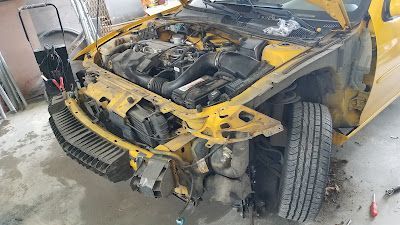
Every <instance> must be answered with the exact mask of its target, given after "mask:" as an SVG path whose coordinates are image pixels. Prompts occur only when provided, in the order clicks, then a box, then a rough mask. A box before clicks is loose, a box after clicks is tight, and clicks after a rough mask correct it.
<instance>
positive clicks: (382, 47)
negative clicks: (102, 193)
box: [353, 0, 400, 135]
mask: <svg viewBox="0 0 400 225" xmlns="http://www.w3.org/2000/svg"><path fill="white" fill-rule="evenodd" d="M393 2H396V1H393V0H392V3H393ZM397 2H399V1H397ZM383 4H384V0H373V1H372V2H371V7H370V9H369V14H370V15H371V26H373V30H374V33H375V36H376V45H377V50H378V52H377V54H378V55H377V67H376V72H375V78H374V83H373V86H372V90H371V94H370V97H369V99H368V102H367V105H366V106H365V108H364V111H363V112H362V114H361V118H360V127H364V126H365V125H366V124H367V123H368V122H370V121H371V120H372V119H373V118H374V117H376V116H377V115H378V114H379V113H380V112H381V111H382V110H383V109H384V108H386V106H388V105H389V104H390V103H391V102H393V101H394V100H395V99H396V98H397V97H398V96H399V95H400V85H399V84H400V43H399V42H400V29H399V28H400V19H399V18H397V19H393V20H390V21H387V22H386V21H383V18H382V14H383V8H384V7H383ZM358 130H359V129H357V130H355V131H354V132H353V135H354V133H356V132H357V131H358Z"/></svg>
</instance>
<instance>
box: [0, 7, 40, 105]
mask: <svg viewBox="0 0 400 225" xmlns="http://www.w3.org/2000/svg"><path fill="white" fill-rule="evenodd" d="M23 4H24V1H23V0H12V1H0V28H1V29H0V51H1V53H2V54H3V57H4V59H5V61H6V62H7V65H8V67H9V69H10V70H11V73H12V74H13V76H14V78H15V80H16V82H17V85H18V87H19V88H20V89H21V91H22V93H23V94H24V96H25V97H26V98H27V99H30V98H32V97H35V96H38V95H40V94H41V92H42V91H41V89H42V81H41V78H40V71H39V68H38V66H37V64H36V61H35V58H34V55H33V52H32V49H31V47H30V45H29V43H28V42H27V40H26V38H25V35H24V32H23V29H22V26H21V24H20V22H19V18H18V7H20V6H21V5H23ZM24 18H26V20H25V21H26V23H27V27H28V32H30V33H35V31H34V29H33V24H32V22H31V21H30V18H29V15H28V16H27V15H25V16H24Z"/></svg>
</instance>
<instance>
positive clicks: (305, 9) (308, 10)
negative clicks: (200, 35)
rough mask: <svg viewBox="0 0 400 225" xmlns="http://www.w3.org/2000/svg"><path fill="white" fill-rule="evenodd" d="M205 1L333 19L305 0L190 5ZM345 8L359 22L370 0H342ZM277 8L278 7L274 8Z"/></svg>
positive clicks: (220, 0)
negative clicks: (274, 9) (281, 10)
mask: <svg viewBox="0 0 400 225" xmlns="http://www.w3.org/2000/svg"><path fill="white" fill-rule="evenodd" d="M204 1H205V2H207V1H208V2H212V3H220V4H225V5H227V6H229V5H231V6H232V5H235V6H237V5H241V6H255V7H260V8H263V7H264V8H282V9H285V10H290V11H291V12H292V13H294V14H296V15H297V16H299V17H301V18H303V19H309V20H317V21H333V19H332V18H331V17H330V16H329V15H328V14H327V13H326V12H325V10H324V9H322V8H320V7H319V6H316V5H314V4H312V3H310V2H308V1H307V0H193V1H192V2H191V3H190V5H192V6H196V7H201V8H205V7H206V5H205V4H204ZM343 3H344V5H345V8H346V10H347V12H348V14H349V17H350V20H351V21H352V22H353V23H357V22H360V21H361V20H362V19H363V17H364V16H365V14H366V12H367V10H368V8H369V4H370V1H369V0H343ZM276 10H279V9H276Z"/></svg>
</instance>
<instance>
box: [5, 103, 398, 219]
mask: <svg viewBox="0 0 400 225" xmlns="http://www.w3.org/2000/svg"><path fill="white" fill-rule="evenodd" d="M399 113H400V101H397V102H395V103H394V104H392V105H390V106H389V107H388V108H387V109H386V110H385V111H384V112H383V113H382V114H381V115H380V116H379V117H378V118H377V119H375V120H374V121H373V122H372V123H371V124H370V125H368V126H367V127H366V129H364V130H363V131H362V132H361V133H359V134H358V135H357V136H356V137H355V138H354V139H352V140H351V141H349V142H348V143H347V144H345V145H344V146H343V147H342V148H337V149H335V150H334V152H335V155H336V156H335V158H336V159H337V160H342V161H341V162H344V161H343V160H347V161H348V163H341V164H339V165H336V166H335V167H336V172H335V173H336V177H335V179H336V180H339V181H338V182H339V183H340V184H341V188H340V189H341V190H340V194H339V197H338V199H336V200H335V202H336V203H334V202H332V201H330V202H329V203H327V204H325V206H324V208H323V210H322V212H321V214H320V217H319V218H318V219H317V220H316V222H315V223H310V225H311V224H312V225H314V224H323V225H335V224H341V223H342V222H343V221H344V222H346V221H347V220H348V219H352V220H353V223H352V224H355V225H360V224H362V225H366V224H379V225H395V224H399V223H398V221H399V220H400V194H399V195H397V196H393V197H392V198H390V199H388V200H385V199H383V198H382V195H383V193H384V190H385V189H386V188H388V187H392V186H395V185H399V184H400V176H399V174H400V172H399V171H400V163H399V162H400V139H398V137H399V136H400V120H399V119H398V115H399ZM9 119H10V121H3V123H2V124H1V126H0V149H1V150H0V224H1V225H10V224H34V225H39V224H40V225H50V224H52V225H53V224H57V225H58V224H74V225H78V224H88V225H103V224H104V225H105V224H119V225H124V224H129V225H132V224H134V225H139V224H140V225H156V224H163V225H169V224H171V225H173V224H174V220H175V217H176V215H177V212H178V211H179V210H180V209H181V207H182V206H183V204H182V203H181V202H179V201H178V200H176V199H175V198H171V199H162V200H155V199H149V198H145V197H143V196H141V195H140V194H138V193H135V192H133V191H131V190H130V188H129V185H128V183H127V182H123V183H118V184H113V183H111V182H109V181H107V180H106V179H104V178H102V177H100V176H98V175H96V174H94V173H92V172H90V171H89V170H87V169H85V168H83V167H82V166H80V165H79V164H78V163H77V162H75V161H73V160H70V159H69V158H68V157H67V156H65V154H64V152H63V151H62V150H61V148H60V147H59V146H58V144H57V142H56V140H55V138H54V136H53V134H52V132H51V129H50V127H49V124H48V122H47V120H48V114H47V111H46V104H45V103H36V104H32V105H31V107H30V109H29V110H26V111H24V112H21V113H18V114H16V115H11V116H9ZM373 192H376V194H377V200H378V204H379V209H380V215H379V216H378V217H377V218H376V219H375V220H371V219H370V218H369V216H368V205H369V204H370V200H371V195H372V193H373ZM188 219H189V221H188V224H190V225H197V224H210V225H217V224H233V225H234V224H248V223H249V222H248V221H247V220H243V219H241V218H240V216H239V215H238V214H237V213H236V212H235V211H233V210H230V209H229V208H225V207H221V206H219V205H217V204H209V203H203V204H201V205H200V206H199V208H198V209H197V210H196V211H194V212H192V213H190V212H189V213H188ZM256 224H271V225H286V224H291V223H289V222H287V221H285V220H282V219H279V218H277V217H275V216H268V217H267V218H263V219H261V220H257V221H256ZM292 224H294V223H292Z"/></svg>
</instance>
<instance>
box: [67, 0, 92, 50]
mask: <svg viewBox="0 0 400 225" xmlns="http://www.w3.org/2000/svg"><path fill="white" fill-rule="evenodd" d="M71 4H72V7H73V8H74V10H75V13H76V14H77V15H78V19H79V22H80V24H81V26H82V30H83V32H84V34H85V37H86V42H87V43H88V44H91V43H94V40H95V37H96V36H95V33H93V31H92V29H91V28H90V27H91V25H90V24H91V23H93V21H92V20H91V19H90V18H88V17H87V15H88V14H87V13H85V10H84V9H83V3H82V2H81V1H80V0H71ZM93 26H94V25H93Z"/></svg>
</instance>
